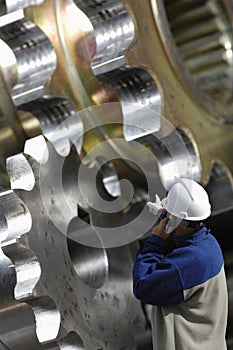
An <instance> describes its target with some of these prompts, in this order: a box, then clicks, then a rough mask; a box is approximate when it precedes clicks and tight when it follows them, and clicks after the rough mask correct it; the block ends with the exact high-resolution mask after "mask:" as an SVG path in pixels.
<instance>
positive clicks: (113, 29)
mask: <svg viewBox="0 0 233 350" xmlns="http://www.w3.org/2000/svg"><path fill="white" fill-rule="evenodd" d="M75 3H76V4H77V5H78V6H79V8H80V9H81V10H82V11H83V12H85V13H86V15H87V16H88V17H89V19H90V21H91V23H92V25H93V28H94V33H95V37H96V46H97V48H96V54H95V56H94V58H93V61H92V68H93V71H94V73H95V75H98V74H101V73H103V72H105V71H107V70H110V69H113V68H116V67H119V66H120V65H122V62H124V58H123V57H124V53H125V51H126V50H127V48H128V47H129V45H130V44H131V42H132V40H133V37H134V24H133V21H132V18H131V17H130V15H129V13H128V12H127V10H126V8H125V6H124V5H123V4H122V2H121V1H119V0H111V1H104V0H102V1H100V0H95V1H87V2H86V1H85V2H84V1H83V0H76V1H75Z"/></svg>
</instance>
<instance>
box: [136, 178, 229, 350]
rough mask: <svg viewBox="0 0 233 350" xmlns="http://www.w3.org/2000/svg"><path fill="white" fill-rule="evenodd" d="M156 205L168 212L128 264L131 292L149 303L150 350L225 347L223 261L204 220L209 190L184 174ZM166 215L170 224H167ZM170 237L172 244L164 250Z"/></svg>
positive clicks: (209, 209) (191, 349)
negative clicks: (132, 261) (172, 245)
mask: <svg viewBox="0 0 233 350" xmlns="http://www.w3.org/2000/svg"><path fill="white" fill-rule="evenodd" d="M157 198H158V197H157ZM157 204H158V203H157ZM160 205H162V206H163V208H162V210H164V208H165V210H166V212H167V215H166V217H165V218H163V219H160V222H159V224H157V225H156V226H155V227H153V229H152V234H151V235H150V237H149V238H148V239H147V241H146V243H145V245H144V247H143V249H142V250H141V252H139V254H138V255H137V259H136V262H135V264H134V268H133V291H134V295H135V297H136V298H137V299H139V300H141V301H142V302H143V303H146V304H151V305H153V306H152V308H151V310H152V312H151V318H150V320H151V327H152V341H153V350H224V349H227V347H226V340H225V333H226V326H227V312H228V294H227V286H226V277H225V272H224V260H223V255H222V252H221V248H220V246H219V244H218V242H217V240H216V238H215V237H214V236H213V235H212V234H211V233H210V230H209V229H208V228H206V226H205V225H204V222H203V220H204V219H206V218H207V217H209V216H210V214H211V206H210V203H209V198H208V194H207V192H206V191H205V189H204V188H203V187H202V186H201V185H200V184H198V183H197V182H195V181H193V180H191V179H186V178H184V179H181V180H180V181H178V182H177V183H175V184H174V185H173V186H172V187H171V188H170V190H169V191H168V194H167V197H166V198H165V199H164V200H162V201H161V203H160ZM170 218H172V222H173V224H172V226H173V227H172V226H171V225H170V226H169V225H168V223H169V220H170ZM176 219H177V220H176ZM174 222H176V227H174ZM171 227H172V229H171ZM171 231H172V232H171ZM169 236H171V237H172V238H173V240H174V243H175V248H172V250H171V249H170V251H169V250H168V251H167V252H166V243H167V239H168V237H169Z"/></svg>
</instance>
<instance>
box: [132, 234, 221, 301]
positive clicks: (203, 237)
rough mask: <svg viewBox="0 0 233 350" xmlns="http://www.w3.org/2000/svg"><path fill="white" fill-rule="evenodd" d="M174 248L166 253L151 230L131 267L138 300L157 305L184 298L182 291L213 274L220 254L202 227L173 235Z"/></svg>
mask: <svg viewBox="0 0 233 350" xmlns="http://www.w3.org/2000/svg"><path fill="white" fill-rule="evenodd" d="M174 240H175V242H176V245H177V248H176V249H174V250H173V251H172V252H171V253H169V254H167V255H165V245H166V242H165V241H164V240H163V239H162V238H160V237H158V236H156V235H154V234H152V235H151V236H150V237H149V238H148V240H147V241H146V243H145V245H144V248H143V249H142V251H141V252H140V253H139V254H138V256H137V259H136V262H135V264H134V268H133V292H134V295H135V297H136V298H138V299H139V300H141V301H143V302H145V303H148V304H152V305H157V306H168V305H173V304H180V303H183V302H184V293H183V291H184V290H186V289H189V288H192V287H194V286H197V285H199V284H202V283H204V282H206V281H208V280H209V279H210V278H212V277H214V276H216V275H217V274H218V273H219V272H220V270H221V268H222V265H223V263H224V262H223V256H222V252H221V249H220V247H219V244H218V242H217V241H216V239H215V238H214V236H213V235H212V234H211V233H210V231H209V230H207V228H206V227H203V228H202V229H201V230H199V231H197V232H194V233H191V234H186V235H183V236H180V237H175V236H174Z"/></svg>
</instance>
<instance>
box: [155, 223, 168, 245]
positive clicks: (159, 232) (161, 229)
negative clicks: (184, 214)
mask: <svg viewBox="0 0 233 350" xmlns="http://www.w3.org/2000/svg"><path fill="white" fill-rule="evenodd" d="M168 219H169V218H164V219H162V220H161V221H160V223H159V224H158V225H156V226H154V227H153V229H152V233H153V234H154V235H156V236H158V237H161V238H162V239H165V240H166V239H168V237H169V234H168V233H167V232H166V231H165V229H166V224H167V222H168Z"/></svg>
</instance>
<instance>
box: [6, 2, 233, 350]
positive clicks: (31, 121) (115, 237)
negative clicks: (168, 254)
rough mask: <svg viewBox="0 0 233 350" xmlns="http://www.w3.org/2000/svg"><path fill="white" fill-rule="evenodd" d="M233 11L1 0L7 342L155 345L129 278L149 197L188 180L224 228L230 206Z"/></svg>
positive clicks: (15, 349)
mask: <svg viewBox="0 0 233 350" xmlns="http://www.w3.org/2000/svg"><path fill="white" fill-rule="evenodd" d="M232 12H233V6H232V3H231V1H230V0H209V1H207V0H198V1H185V0H175V1H169V0H164V1H163V0H148V1H144V0H139V1H133V0H122V1H120V0H88V1H84V0H45V1H42V0H40V1H39V0H25V1H22V0H20V1H12V0H5V1H2V2H1V3H0V15H1V17H0V47H1V56H0V87H1V94H0V167H1V168H0V169H1V175H0V186H1V187H2V192H1V193H0V234H1V236H0V241H1V242H2V243H1V267H0V282H1V283H0V286H1V287H0V291H1V298H0V349H10V350H25V349H30V350H31V349H33V350H34V349H50V350H55V349H56V350H58V349H62V350H66V349H67V350H68V349H88V350H89V349H90V350H92V349H93V350H96V349H98V350H100V349H103V350H104V349H106V350H110V349H113V350H115V349H116V350H118V349H121V350H123V349H137V350H139V349H144V350H146V349H148V350H149V349H151V348H152V347H151V334H150V316H149V314H150V313H149V306H148V305H142V304H140V303H139V302H138V301H137V300H136V299H135V298H134V297H133V294H132V283H131V269H132V265H133V261H134V259H135V256H136V254H137V251H138V250H139V249H140V245H141V243H142V242H143V239H144V238H145V237H146V236H147V234H148V232H149V228H150V225H152V223H153V219H152V218H151V216H150V215H149V213H148V212H145V211H144V208H145V203H146V201H147V200H148V198H152V196H153V195H154V193H156V192H157V193H159V194H161V195H162V194H164V193H165V192H166V191H167V190H168V189H169V187H170V186H171V185H172V183H173V182H174V181H175V180H176V179H177V177H180V176H187V177H192V178H194V179H195V180H197V181H199V182H200V183H202V184H203V185H204V186H205V187H206V189H207V191H208V193H209V195H210V199H211V204H212V209H213V212H212V220H213V222H216V223H217V222H218V217H219V215H220V214H222V213H227V215H231V213H232V207H233V191H232V189H233V177H232V174H233V158H232V152H231V149H232V144H233V136H232V72H233V71H232V57H233V53H232V42H233V28H232ZM39 135H44V136H39ZM25 142H26V143H25ZM71 144H72V147H71ZM42 150H44V151H45V154H46V155H47V158H46V159H43V157H41V155H42V153H43V152H42ZM80 174H81V175H80ZM124 179H126V182H124ZM127 181H128V182H129V181H130V182H131V184H132V185H133V186H131V187H130V186H128V182H127ZM131 190H132V191H131ZM137 219H138V220H137ZM145 222H147V224H145ZM107 231H110V232H111V234H110V236H109V235H108V234H106V232H107ZM132 232H133V234H132ZM109 237H110V238H109ZM223 242H224V239H223ZM223 246H224V245H223ZM225 257H226V266H227V269H228V271H229V272H228V275H227V276H228V286H229V296H230V295H231V293H230V292H231V290H232V287H231V284H232V278H231V266H232V258H231V250H230V253H229V252H228V250H226V255H225ZM230 305H231V304H230ZM229 310H230V312H229V327H228V329H229V331H228V334H227V336H228V344H229V348H230V346H231V338H232V337H233V336H232V334H231V327H232V326H231V323H232V315H231V307H230V308H229Z"/></svg>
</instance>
